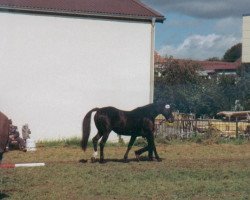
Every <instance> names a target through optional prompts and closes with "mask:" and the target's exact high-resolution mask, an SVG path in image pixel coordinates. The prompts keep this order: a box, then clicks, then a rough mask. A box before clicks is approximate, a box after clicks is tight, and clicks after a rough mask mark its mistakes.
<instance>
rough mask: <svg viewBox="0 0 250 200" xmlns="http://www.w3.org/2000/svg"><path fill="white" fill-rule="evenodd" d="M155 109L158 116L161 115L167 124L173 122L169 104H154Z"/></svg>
mask: <svg viewBox="0 0 250 200" xmlns="http://www.w3.org/2000/svg"><path fill="white" fill-rule="evenodd" d="M156 107H157V112H158V114H162V115H163V116H164V117H165V119H166V120H167V121H168V122H170V123H172V122H174V115H173V113H172V108H171V106H170V105H169V104H165V103H158V104H156Z"/></svg>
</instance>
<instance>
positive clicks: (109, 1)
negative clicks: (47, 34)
mask: <svg viewBox="0 0 250 200" xmlns="http://www.w3.org/2000/svg"><path fill="white" fill-rule="evenodd" d="M0 10H2V11H8V12H9V11H12V12H32V13H42V14H53V15H55V14H56V15H73V16H84V17H99V18H115V19H126V20H142V21H152V20H153V19H155V20H156V21H157V22H163V21H164V19H165V18H164V16H162V15H161V14H160V13H158V12H156V11H155V10H152V9H151V8H149V7H147V6H146V5H144V4H142V3H141V2H140V1H139V0H70V1H68V0H47V1H44V0H18V1H16V0H0Z"/></svg>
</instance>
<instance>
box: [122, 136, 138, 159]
mask: <svg viewBox="0 0 250 200" xmlns="http://www.w3.org/2000/svg"><path fill="white" fill-rule="evenodd" d="M135 139H136V136H131V138H130V141H129V143H128V148H127V151H126V153H125V155H124V161H125V162H127V159H128V153H129V151H130V149H131V148H132V146H133V144H134V142H135Z"/></svg>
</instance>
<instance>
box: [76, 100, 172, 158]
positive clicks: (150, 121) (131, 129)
mask: <svg viewBox="0 0 250 200" xmlns="http://www.w3.org/2000/svg"><path fill="white" fill-rule="evenodd" d="M94 111H96V114H95V116H94V121H95V125H96V128H97V130H98V132H97V134H96V135H95V137H93V139H92V142H93V146H94V154H93V157H92V158H91V159H92V162H94V161H95V160H96V156H97V144H98V140H99V139H100V138H101V142H100V162H103V161H104V153H103V149H104V146H105V143H106V141H107V139H108V137H109V134H110V132H111V131H114V132H115V133H117V134H118V135H126V136H131V138H130V141H129V144H128V148H127V151H126V153H125V155H124V161H127V158H128V153H129V151H130V149H131V148H132V146H133V144H134V142H135V139H136V137H138V136H142V137H144V138H146V140H147V142H148V145H147V146H146V147H144V148H142V149H139V150H137V151H135V155H136V158H137V159H138V160H139V156H140V155H141V154H142V153H144V152H146V151H148V155H149V160H153V152H154V154H155V158H156V159H157V160H158V161H161V159H160V157H159V155H158V153H157V151H156V147H155V143H154V122H155V118H156V116H157V115H159V114H162V115H163V116H164V117H165V118H166V120H168V121H170V122H173V120H174V117H173V114H172V110H171V108H170V106H169V105H165V104H163V103H153V104H148V105H146V106H143V107H138V108H136V109H134V110H132V111H123V110H118V109H117V108H114V107H104V108H94V109H92V110H90V111H89V112H88V113H87V114H86V116H85V117H84V119H83V124H82V143H81V145H82V149H83V150H84V151H85V150H86V149H87V144H88V138H89V135H90V121H91V114H92V112H94Z"/></svg>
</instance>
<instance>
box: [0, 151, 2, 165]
mask: <svg viewBox="0 0 250 200" xmlns="http://www.w3.org/2000/svg"><path fill="white" fill-rule="evenodd" d="M2 159H3V152H0V164H1V161H2Z"/></svg>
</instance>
